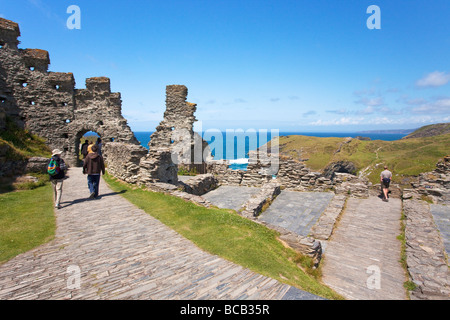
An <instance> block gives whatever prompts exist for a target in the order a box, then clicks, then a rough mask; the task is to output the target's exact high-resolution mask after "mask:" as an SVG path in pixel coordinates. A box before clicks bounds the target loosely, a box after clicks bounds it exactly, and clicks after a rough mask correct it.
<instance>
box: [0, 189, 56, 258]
mask: <svg viewBox="0 0 450 320" xmlns="http://www.w3.org/2000/svg"><path fill="white" fill-rule="evenodd" d="M55 230H56V220H55V215H54V209H53V196H52V189H51V185H50V184H44V185H43V186H40V187H37V188H34V187H33V188H32V189H30V190H23V191H16V192H8V193H3V194H0V263H3V262H5V261H7V260H9V259H11V258H13V257H15V256H16V255H18V254H20V253H23V252H26V251H28V250H31V249H33V248H35V247H37V246H39V245H41V244H44V243H46V242H48V241H50V240H51V239H52V238H53V237H54V235H55Z"/></svg>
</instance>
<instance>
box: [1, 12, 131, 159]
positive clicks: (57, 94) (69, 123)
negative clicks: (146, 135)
mask: <svg viewBox="0 0 450 320" xmlns="http://www.w3.org/2000/svg"><path fill="white" fill-rule="evenodd" d="M19 36H20V30H19V26H18V25H17V24H16V23H14V22H12V21H9V20H6V19H2V18H0V46H1V48H0V106H1V107H0V129H1V127H2V123H3V121H2V120H1V119H2V118H4V117H6V116H8V117H10V118H11V119H12V120H13V121H15V122H16V123H17V124H18V125H19V126H20V127H22V128H26V129H28V130H29V131H30V132H32V133H34V134H36V135H39V136H41V137H43V138H46V139H47V144H48V145H49V147H50V148H51V149H55V148H58V149H61V150H63V151H64V152H65V154H64V157H65V159H66V162H67V163H68V164H69V165H72V166H74V165H77V164H78V160H77V158H78V151H79V144H80V143H79V142H80V138H81V137H82V136H83V135H84V134H85V133H86V132H88V131H94V132H97V133H98V134H99V135H100V136H102V138H103V140H104V142H108V141H116V142H127V143H131V144H138V141H137V140H136V138H135V137H134V134H133V132H132V131H131V129H130V128H129V126H128V125H127V122H126V120H125V119H124V118H123V117H122V115H121V99H120V94H119V93H111V91H110V81H109V79H108V78H104V77H100V78H90V79H87V80H86V89H82V90H79V89H75V78H74V76H73V74H72V73H62V72H48V66H49V64H50V57H49V54H48V52H47V51H45V50H40V49H18V44H19V41H18V40H17V39H18V37H19Z"/></svg>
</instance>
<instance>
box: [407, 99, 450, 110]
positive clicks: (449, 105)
mask: <svg viewBox="0 0 450 320" xmlns="http://www.w3.org/2000/svg"><path fill="white" fill-rule="evenodd" d="M411 111H412V112H413V113H415V114H450V98H442V99H439V100H436V101H432V102H427V103H423V104H421V105H419V106H417V107H414V108H413V109H412V110H411Z"/></svg>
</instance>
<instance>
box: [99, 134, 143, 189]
mask: <svg viewBox="0 0 450 320" xmlns="http://www.w3.org/2000/svg"><path fill="white" fill-rule="evenodd" d="M102 152H103V155H104V157H105V163H106V166H107V168H108V173H109V174H111V175H112V176H114V177H116V178H118V179H120V180H122V181H125V182H128V183H132V184H135V183H138V181H139V171H140V166H139V165H140V162H141V159H142V158H144V157H145V156H146V155H147V153H148V150H147V149H146V148H144V147H143V146H141V145H134V144H129V143H123V142H110V143H107V144H105V146H104V147H103V149H102Z"/></svg>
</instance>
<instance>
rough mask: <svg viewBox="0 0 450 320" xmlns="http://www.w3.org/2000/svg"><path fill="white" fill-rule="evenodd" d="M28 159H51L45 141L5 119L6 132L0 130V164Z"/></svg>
mask: <svg viewBox="0 0 450 320" xmlns="http://www.w3.org/2000/svg"><path fill="white" fill-rule="evenodd" d="M30 157H48V158H50V157H51V151H50V149H49V147H47V145H46V144H45V140H44V139H42V138H40V137H38V136H35V135H33V134H31V133H29V132H28V131H27V130H23V129H21V128H19V127H18V126H17V125H16V124H15V123H14V122H13V121H11V120H10V119H8V118H7V121H6V130H3V131H2V130H0V163H1V162H2V161H7V160H24V159H27V158H30Z"/></svg>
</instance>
